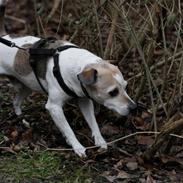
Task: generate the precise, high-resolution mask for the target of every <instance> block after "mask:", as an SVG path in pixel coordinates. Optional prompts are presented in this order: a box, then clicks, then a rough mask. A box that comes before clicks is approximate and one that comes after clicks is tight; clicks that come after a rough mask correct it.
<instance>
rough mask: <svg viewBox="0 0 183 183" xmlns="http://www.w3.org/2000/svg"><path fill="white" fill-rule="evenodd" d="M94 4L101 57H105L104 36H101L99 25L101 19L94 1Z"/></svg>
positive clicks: (93, 0)
mask: <svg viewBox="0 0 183 183" xmlns="http://www.w3.org/2000/svg"><path fill="white" fill-rule="evenodd" d="M92 2H93V11H94V14H95V18H96V24H97V29H98V34H99V44H100V54H101V57H103V55H104V53H103V43H102V34H101V30H100V24H99V19H98V14H97V7H96V4H95V0H92Z"/></svg>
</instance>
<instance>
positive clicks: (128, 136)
mask: <svg viewBox="0 0 183 183" xmlns="http://www.w3.org/2000/svg"><path fill="white" fill-rule="evenodd" d="M142 134H160V132H153V131H145V132H135V133H132V134H129V135H126V136H124V137H121V138H118V139H115V140H113V141H110V142H107V145H111V144H114V143H116V142H119V141H122V140H125V139H127V138H130V137H133V136H136V135H142ZM169 135H170V136H173V137H177V138H180V139H183V136H180V135H176V134H172V133H171V134H169ZM44 147H45V146H44ZM98 147H99V146H88V147H86V149H95V148H98ZM72 150H73V149H72V148H46V149H45V151H72Z"/></svg>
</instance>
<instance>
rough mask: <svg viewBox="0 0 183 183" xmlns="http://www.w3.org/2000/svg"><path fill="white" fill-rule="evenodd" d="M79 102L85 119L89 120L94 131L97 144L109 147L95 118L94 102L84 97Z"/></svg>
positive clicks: (93, 134)
mask: <svg viewBox="0 0 183 183" xmlns="http://www.w3.org/2000/svg"><path fill="white" fill-rule="evenodd" d="M78 104H79V107H80V109H81V112H82V113H83V116H84V118H85V120H86V121H87V123H88V125H89V127H90V129H91V131H92V136H93V137H94V140H95V145H97V146H100V147H101V148H103V149H107V144H106V142H105V140H104V138H103V137H102V135H101V133H100V130H99V127H98V124H97V122H96V119H95V115H94V106H93V102H92V101H91V100H89V99H85V98H84V99H79V100H78Z"/></svg>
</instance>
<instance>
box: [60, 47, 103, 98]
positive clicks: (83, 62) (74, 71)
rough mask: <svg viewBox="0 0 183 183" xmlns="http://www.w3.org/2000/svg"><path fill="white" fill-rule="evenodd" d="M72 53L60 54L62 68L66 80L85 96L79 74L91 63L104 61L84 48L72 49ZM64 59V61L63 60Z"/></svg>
mask: <svg viewBox="0 0 183 183" xmlns="http://www.w3.org/2000/svg"><path fill="white" fill-rule="evenodd" d="M68 51H70V54H68V53H67V54H65V53H64V52H63V53H61V54H60V68H61V74H62V77H63V78H64V82H65V83H66V84H67V86H68V87H69V88H71V89H72V90H74V92H75V93H76V94H77V95H78V96H80V97H83V96H85V94H84V93H83V90H82V88H81V85H80V81H79V80H78V78H77V75H78V74H79V73H81V72H82V71H83V69H84V68H85V67H86V66H87V65H90V64H95V63H99V62H102V59H101V58H100V57H98V56H96V55H94V54H92V53H91V52H89V51H87V50H84V49H79V48H78V49H70V50H68ZM62 60H63V62H62Z"/></svg>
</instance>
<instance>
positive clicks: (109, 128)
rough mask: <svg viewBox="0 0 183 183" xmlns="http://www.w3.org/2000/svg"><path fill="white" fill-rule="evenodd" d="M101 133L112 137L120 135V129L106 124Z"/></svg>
mask: <svg viewBox="0 0 183 183" xmlns="http://www.w3.org/2000/svg"><path fill="white" fill-rule="evenodd" d="M101 132H102V134H103V135H106V136H112V135H117V134H119V133H120V129H119V127H117V126H114V125H112V124H109V123H108V124H106V125H104V126H103V127H102V129H101Z"/></svg>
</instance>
